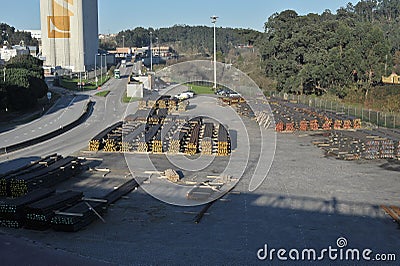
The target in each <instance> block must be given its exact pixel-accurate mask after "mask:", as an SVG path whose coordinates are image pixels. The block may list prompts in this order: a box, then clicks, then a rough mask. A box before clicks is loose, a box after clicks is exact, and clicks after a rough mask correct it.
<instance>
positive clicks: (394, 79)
mask: <svg viewBox="0 0 400 266" xmlns="http://www.w3.org/2000/svg"><path fill="white" fill-rule="evenodd" d="M382 83H384V84H400V76H399V75H397V74H396V73H392V74H391V75H390V76H389V77H384V76H382Z"/></svg>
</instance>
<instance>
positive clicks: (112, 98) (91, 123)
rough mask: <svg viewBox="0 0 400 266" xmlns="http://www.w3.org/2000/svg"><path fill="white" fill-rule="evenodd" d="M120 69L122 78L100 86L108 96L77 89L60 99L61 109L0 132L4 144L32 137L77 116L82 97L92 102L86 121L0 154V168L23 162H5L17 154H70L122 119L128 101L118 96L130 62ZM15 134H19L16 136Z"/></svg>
mask: <svg viewBox="0 0 400 266" xmlns="http://www.w3.org/2000/svg"><path fill="white" fill-rule="evenodd" d="M120 69H121V79H119V80H115V79H111V80H110V81H109V82H107V83H106V84H105V85H104V86H103V88H101V90H109V91H110V94H109V95H108V96H107V97H97V96H94V94H96V93H97V92H98V91H99V90H97V91H90V92H79V93H77V94H76V96H75V98H74V97H73V96H68V95H67V96H65V97H64V98H63V99H62V100H61V101H62V103H60V105H59V106H61V107H62V106H64V108H61V107H60V108H59V109H60V110H58V111H57V112H54V114H49V115H46V116H44V117H42V118H41V119H39V120H35V121H33V122H31V123H29V124H26V125H22V126H20V127H18V128H17V129H15V130H13V131H9V132H6V133H4V134H2V135H0V141H1V142H2V143H3V141H4V140H7V141H8V142H7V145H9V144H11V143H12V142H20V141H22V140H24V139H29V138H32V137H34V135H33V134H32V133H36V134H35V136H36V135H37V134H38V131H39V130H40V133H43V134H44V133H46V132H45V131H46V130H48V129H49V128H55V127H58V126H59V125H60V124H67V123H68V121H69V120H74V119H72V117H74V116H76V112H77V113H81V112H82V110H83V106H84V105H85V104H86V100H85V99H90V100H92V101H94V102H95V105H94V110H93V113H92V115H91V116H90V117H89V119H88V120H87V121H86V122H85V123H83V124H81V125H79V126H77V127H76V128H74V129H72V130H70V131H68V132H66V133H65V134H62V135H60V136H57V137H55V138H53V139H50V140H48V141H45V142H42V143H39V144H37V145H34V146H32V147H29V148H26V149H22V150H19V151H16V152H13V153H10V154H5V155H2V156H0V163H3V164H1V165H0V172H5V171H7V169H8V168H10V167H17V166H18V165H23V164H24V163H26V162H24V160H19V161H18V164H17V165H16V164H15V163H14V164H11V163H10V164H7V163H4V162H6V161H12V160H16V159H18V158H27V160H29V158H32V157H36V156H45V155H48V154H52V153H59V154H62V155H64V156H65V155H70V154H72V153H74V152H76V151H78V150H80V149H82V148H85V147H86V146H87V145H88V142H89V140H90V139H91V138H92V137H94V136H95V135H96V134H97V133H99V132H100V131H101V130H103V129H104V128H105V127H106V126H108V125H111V124H113V123H115V122H117V121H120V120H122V119H123V118H124V117H125V115H126V114H125V111H126V109H127V107H128V104H124V103H122V101H121V99H122V97H123V94H124V93H125V89H126V83H127V81H128V77H129V74H130V73H131V71H132V66H129V67H126V68H125V67H124V68H122V67H121V68H120ZM101 90H100V91H101ZM71 97H72V99H71ZM68 100H69V103H68ZM68 106H69V107H68ZM129 106H130V107H131V108H130V109H131V110H132V111H134V109H135V105H132V104H130V105H129ZM132 108H133V109H132ZM78 116H79V115H78ZM45 125H47V127H45ZM40 128H41V129H40ZM17 135H18V138H16V137H15V136H17ZM40 135H42V134H40ZM7 165H8V166H7ZM11 165H12V166H11Z"/></svg>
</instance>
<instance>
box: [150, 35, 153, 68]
mask: <svg viewBox="0 0 400 266" xmlns="http://www.w3.org/2000/svg"><path fill="white" fill-rule="evenodd" d="M152 50H153V32H151V31H150V71H151V72H153V51H152Z"/></svg>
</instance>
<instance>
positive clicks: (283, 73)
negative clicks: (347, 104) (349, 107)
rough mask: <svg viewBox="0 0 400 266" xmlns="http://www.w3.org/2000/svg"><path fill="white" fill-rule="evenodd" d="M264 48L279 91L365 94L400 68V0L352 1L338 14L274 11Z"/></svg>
mask: <svg viewBox="0 0 400 266" xmlns="http://www.w3.org/2000/svg"><path fill="white" fill-rule="evenodd" d="M260 52H261V56H262V59H263V60H262V61H263V62H262V64H263V65H262V67H263V69H264V70H265V74H266V75H267V76H269V77H271V78H273V79H274V80H275V81H276V84H277V85H276V86H277V89H278V90H279V91H286V92H292V93H316V94H320V93H326V92H329V93H332V94H335V95H337V96H339V97H340V98H344V97H346V96H348V95H350V94H358V95H364V96H363V97H364V98H367V97H368V91H369V90H370V89H371V88H372V87H373V86H374V85H376V84H378V83H379V82H380V80H381V77H382V76H385V75H389V74H391V73H392V71H397V73H399V70H400V1H397V0H396V1H395V0H381V1H375V0H367V1H360V2H359V3H357V4H356V5H352V4H351V3H349V4H348V5H347V6H346V7H343V8H340V9H339V10H337V12H336V14H333V13H331V12H330V11H329V10H326V11H325V12H324V13H322V14H320V15H318V14H308V15H304V16H300V15H298V14H297V13H296V12H295V11H293V10H286V11H283V12H281V13H276V14H274V15H272V16H271V17H270V18H269V19H268V21H267V22H266V23H265V33H264V35H263V38H262V40H261V42H260ZM399 74H400V73H399ZM364 100H365V99H364Z"/></svg>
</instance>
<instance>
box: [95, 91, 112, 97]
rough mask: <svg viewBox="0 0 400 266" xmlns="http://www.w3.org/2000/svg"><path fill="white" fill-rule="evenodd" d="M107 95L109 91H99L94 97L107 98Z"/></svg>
mask: <svg viewBox="0 0 400 266" xmlns="http://www.w3.org/2000/svg"><path fill="white" fill-rule="evenodd" d="M109 93H110V91H100V92H98V93H96V94H95V95H96V96H99V97H107V95H108V94H109Z"/></svg>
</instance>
